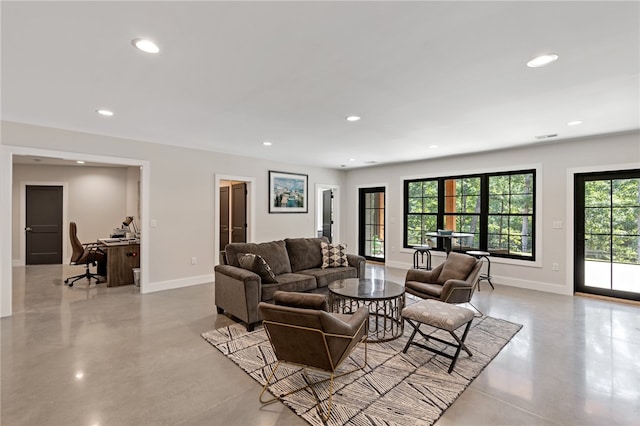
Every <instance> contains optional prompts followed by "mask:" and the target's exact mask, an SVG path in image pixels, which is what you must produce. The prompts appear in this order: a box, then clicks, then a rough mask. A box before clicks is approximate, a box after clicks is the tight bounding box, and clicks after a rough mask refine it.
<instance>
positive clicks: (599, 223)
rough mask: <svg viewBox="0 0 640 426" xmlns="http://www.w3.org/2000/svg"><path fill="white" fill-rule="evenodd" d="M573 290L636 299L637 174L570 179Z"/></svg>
mask: <svg viewBox="0 0 640 426" xmlns="http://www.w3.org/2000/svg"><path fill="white" fill-rule="evenodd" d="M574 211H575V224H574V225H575V231H576V232H575V244H574V247H575V259H574V276H575V290H576V291H578V292H584V293H591V294H599V295H603V296H612V297H618V298H623V299H630V300H640V170H631V171H623V172H607V173H589V174H579V175H576V176H575V210H574Z"/></svg>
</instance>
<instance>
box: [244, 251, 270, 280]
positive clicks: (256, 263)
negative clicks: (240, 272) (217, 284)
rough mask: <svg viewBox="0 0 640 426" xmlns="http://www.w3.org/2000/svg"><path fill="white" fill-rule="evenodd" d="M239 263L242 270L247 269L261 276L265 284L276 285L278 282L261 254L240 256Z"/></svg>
mask: <svg viewBox="0 0 640 426" xmlns="http://www.w3.org/2000/svg"><path fill="white" fill-rule="evenodd" d="M238 262H240V267H241V268H242V269H247V270H249V271H252V272H255V273H256V274H258V275H260V278H262V283H263V284H266V283H270V284H274V283H277V282H278V280H277V279H276V275H275V274H274V273H273V271H272V270H271V267H270V266H269V264H268V263H267V262H266V261H265V260H264V259H263V258H262V256H260V255H259V254H253V253H244V254H240V255H238Z"/></svg>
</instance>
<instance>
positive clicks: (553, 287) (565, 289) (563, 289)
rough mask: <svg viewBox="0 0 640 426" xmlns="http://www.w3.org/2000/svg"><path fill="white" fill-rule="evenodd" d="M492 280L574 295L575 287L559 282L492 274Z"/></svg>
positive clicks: (496, 282) (495, 282) (525, 287)
mask: <svg viewBox="0 0 640 426" xmlns="http://www.w3.org/2000/svg"><path fill="white" fill-rule="evenodd" d="M491 281H492V282H493V283H494V284H500V285H508V286H510V287H518V288H524V289H527V290H538V291H544V292H545V293H555V294H562V295H565V296H573V287H571V286H566V285H559V284H550V283H545V282H540V281H530V280H520V279H517V278H512V277H503V276H499V275H493V274H491ZM483 285H485V284H483Z"/></svg>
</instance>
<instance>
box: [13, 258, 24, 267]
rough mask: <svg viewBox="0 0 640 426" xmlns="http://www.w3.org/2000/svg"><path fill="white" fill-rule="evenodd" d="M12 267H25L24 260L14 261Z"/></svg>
mask: <svg viewBox="0 0 640 426" xmlns="http://www.w3.org/2000/svg"><path fill="white" fill-rule="evenodd" d="M11 266H24V259H13V260H12V261H11Z"/></svg>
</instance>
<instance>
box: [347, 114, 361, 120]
mask: <svg viewBox="0 0 640 426" xmlns="http://www.w3.org/2000/svg"><path fill="white" fill-rule="evenodd" d="M358 120H360V117H358V116H357V115H350V116H348V117H347V121H358Z"/></svg>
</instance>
